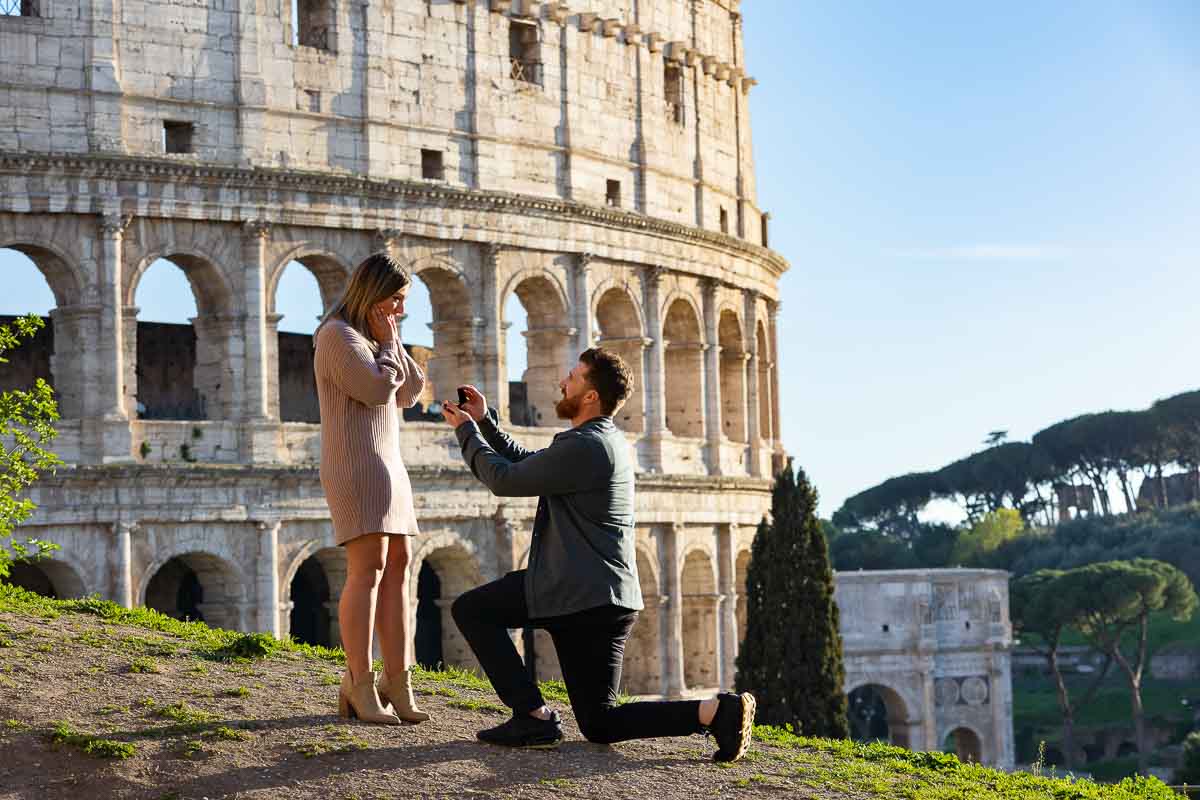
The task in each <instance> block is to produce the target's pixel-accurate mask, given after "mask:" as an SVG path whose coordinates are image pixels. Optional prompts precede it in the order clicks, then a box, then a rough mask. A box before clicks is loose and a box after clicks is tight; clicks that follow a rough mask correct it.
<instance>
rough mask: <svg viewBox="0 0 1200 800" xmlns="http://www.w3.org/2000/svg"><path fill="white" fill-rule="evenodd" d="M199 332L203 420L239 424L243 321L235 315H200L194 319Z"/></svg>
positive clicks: (198, 377) (198, 380) (199, 390)
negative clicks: (236, 421) (231, 421)
mask: <svg viewBox="0 0 1200 800" xmlns="http://www.w3.org/2000/svg"><path fill="white" fill-rule="evenodd" d="M192 327H194V328H195V329H196V369H195V373H194V380H195V385H196V392H197V394H199V396H200V398H201V402H202V404H203V408H204V418H205V419H210V420H236V419H237V418H238V402H239V400H240V398H241V396H242V394H241V389H242V385H241V384H242V380H241V379H242V363H243V360H244V356H245V353H244V352H243V351H242V344H243V342H242V335H241V330H242V320H241V318H240V317H239V316H238V315H236V314H227V313H211V314H205V313H203V312H201V313H200V314H199V315H198V316H196V317H194V318H193V319H192Z"/></svg>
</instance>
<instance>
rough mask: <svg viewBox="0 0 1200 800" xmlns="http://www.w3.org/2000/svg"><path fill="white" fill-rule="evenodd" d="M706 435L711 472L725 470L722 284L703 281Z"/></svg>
mask: <svg viewBox="0 0 1200 800" xmlns="http://www.w3.org/2000/svg"><path fill="white" fill-rule="evenodd" d="M703 286H704V356H705V358H704V396H705V406H706V409H705V410H706V413H705V415H704V438H705V439H706V440H707V441H708V472H709V474H710V475H720V474H722V469H721V440H722V438H723V436H724V433H723V432H722V429H721V345H720V335H719V334H718V333H717V317H718V314H717V289H718V288H719V287H720V284H719V283H718V282H717V281H715V280H713V279H711V278H710V279H707V280H705V281H704V284H703Z"/></svg>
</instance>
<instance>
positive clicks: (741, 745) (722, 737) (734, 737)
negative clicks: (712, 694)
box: [704, 692, 755, 761]
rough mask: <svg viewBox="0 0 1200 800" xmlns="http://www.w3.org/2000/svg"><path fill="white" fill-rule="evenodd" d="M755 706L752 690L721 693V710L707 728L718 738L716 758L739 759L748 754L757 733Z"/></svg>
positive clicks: (707, 731)
mask: <svg viewBox="0 0 1200 800" xmlns="http://www.w3.org/2000/svg"><path fill="white" fill-rule="evenodd" d="M754 706H755V703H754V695H752V694H750V693H749V692H742V693H741V694H730V693H729V692H723V693H721V694H719V695H717V713H716V714H715V715H714V716H713V720H712V724H710V725H708V726H707V727H705V728H704V732H705V733H711V734H712V735H713V737H714V738H716V740H717V752H715V753H713V761H737V760H738V759H739V758H741V757H742V756H743V755H745V753H746V749H747V748H749V747H750V735H751V734H752V733H754Z"/></svg>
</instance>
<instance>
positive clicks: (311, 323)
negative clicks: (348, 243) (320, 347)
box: [266, 255, 346, 424]
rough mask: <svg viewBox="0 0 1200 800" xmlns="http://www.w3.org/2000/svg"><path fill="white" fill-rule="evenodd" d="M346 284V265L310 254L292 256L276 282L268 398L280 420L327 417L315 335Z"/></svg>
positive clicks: (271, 309)
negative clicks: (316, 362) (321, 404)
mask: <svg viewBox="0 0 1200 800" xmlns="http://www.w3.org/2000/svg"><path fill="white" fill-rule="evenodd" d="M345 283H346V273H345V270H344V268H343V267H342V265H341V264H339V263H338V262H337V261H335V260H334V259H333V258H330V257H328V256H321V255H309V256H303V257H301V258H299V259H296V260H294V261H289V262H288V263H287V264H286V265H285V266H284V268H283V271H282V273H281V274H280V276H279V280H278V281H277V282H276V284H275V287H274V293H273V294H272V296H271V301H270V303H269V305H268V311H267V332H266V336H267V346H268V349H269V352H268V359H269V363H272V364H274V375H273V376H272V378H273V380H271V382H270V385H269V387H268V398H267V402H268V407H269V408H271V409H272V410H275V412H276V413H277V414H278V416H279V420H280V422H306V423H310V424H315V423H319V422H320V421H321V411H320V408H319V406H318V405H317V385H316V377H315V375H314V374H313V342H312V335H313V332H314V331H316V329H317V323H318V322H319V321H320V319H321V317H322V316H323V315H324V313H325V311H326V310H327V309H328V308H329V307H330V305H331V304H332V303H334V302H335V301H336V299H337V297H338V296H339V295H340V293H341V291H342V289H343V288H344V286H345Z"/></svg>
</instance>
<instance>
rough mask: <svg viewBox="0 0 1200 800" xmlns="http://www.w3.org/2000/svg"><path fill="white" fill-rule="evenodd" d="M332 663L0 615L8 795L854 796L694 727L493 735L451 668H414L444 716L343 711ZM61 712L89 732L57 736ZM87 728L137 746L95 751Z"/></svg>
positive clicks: (570, 725)
mask: <svg viewBox="0 0 1200 800" xmlns="http://www.w3.org/2000/svg"><path fill="white" fill-rule="evenodd" d="M139 670H141V671H139ZM339 677H340V673H339V672H338V670H337V667H336V666H335V665H332V664H328V663H324V662H320V661H316V660H314V659H311V658H307V657H304V656H301V655H297V654H294V653H283V654H279V655H275V656H273V657H271V658H269V659H265V660H261V661H254V662H247V663H229V662H218V661H212V660H209V659H206V658H202V657H199V656H198V655H196V654H195V653H192V652H190V651H189V650H188V648H187V643H186V642H181V641H180V640H178V639H174V638H172V637H169V636H166V635H162V634H157V633H154V632H150V631H146V630H144V629H141V628H134V627H126V626H121V625H113V624H111V623H107V622H105V621H104V620H101V619H99V618H94V617H90V616H87V615H69V616H63V617H61V618H59V619H57V620H51V621H46V620H41V619H37V618H33V617H26V616H22V615H16V614H0V726H2V727H0V748H2V749H0V753H2V755H0V798H18V797H19V798H49V799H53V798H69V799H70V800H81V799H83V798H107V797H114V798H179V799H180V800H183V799H184V798H188V799H189V800H190V799H191V798H196V799H197V800H199V798H218V797H238V798H268V797H272V798H273V797H279V798H284V797H287V798H308V797H313V798H318V797H319V798H359V800H367V798H372V799H374V798H393V797H413V798H424V797H429V798H433V797H439V798H441V797H445V798H450V797H453V798H458V797H528V798H541V797H544V798H550V797H596V798H606V799H607V800H611V799H613V798H686V799H687V800H692V798H699V797H735V796H736V797H758V796H770V797H782V796H787V797H790V798H805V797H832V796H839V797H851V796H855V795H854V794H853V793H850V794H844V793H841V792H837V793H833V794H831V793H827V792H825V791H822V790H817V789H814V788H810V785H811V781H810V780H808V779H807V778H810V777H811V775H806V774H805V773H806V770H805V769H804V768H803V767H802V766H801V767H799V768H798V766H797V764H796V763H795V760H794V759H793V758H791V757H790V756H786V754H785V753H784V752H783V751H780V752H779V753H772V748H770V747H768V746H764V745H756V751H755V752H754V754H753V756H752V758H750V759H748V760H746V761H743V762H740V763H739V764H737V765H734V766H732V767H723V766H717V765H716V764H714V763H713V762H712V761H711V760H709V756H710V754H711V752H712V750H713V748H714V745H713V743H712V741H711V740H706V739H704V738H702V737H699V736H693V737H689V738H684V739H661V740H654V741H641V742H630V743H623V744H620V745H616V746H613V747H607V746H602V745H592V744H589V743H587V742H586V741H584V740H583V739H582V737H581V736H580V735H579V732H578V729H577V728H576V727H575V723H574V720H573V719H572V718H571V717H570V715H569V713H568V714H567V715H566V722H567V724H566V726H565V727H566V729H567V741H566V742H564V743H563V745H562V746H561V747H560V748H558V749H557V750H548V751H547V750H530V751H511V750H505V749H503V748H494V747H489V746H487V745H483V744H480V743H478V742H477V741H476V740H475V731H476V730H477V729H479V728H481V727H485V726H489V725H493V724H496V722H498V721H500V720H502V719H503V717H502V716H499V711H498V709H496V708H495V707H494V704H495V698H494V697H493V696H491V695H490V693H488V692H484V691H480V690H478V689H475V688H470V687H469V686H467V685H464V682H463V681H456V680H455V679H454V677H453V676H446V677H444V678H439V677H437V676H436V675H433V676H430V677H425V678H422V679H421V680H420V681H419V682H418V689H419V691H420V693H421V696H420V697H419V700H420V702H421V704H422V705H423V706H424V707H425V708H426V709H427V710H429V711H430V712H432V713H433V714H434V718H435V719H434V721H433V722H430V723H425V724H423V725H416V726H411V725H405V726H402V727H399V728H389V727H382V726H375V725H365V724H360V723H350V722H343V721H342V720H340V719H338V717H337V716H336V713H335V712H336V692H337V687H336V683H337V680H338V678H339ZM558 705H560V707H561V704H558ZM59 722H66V723H67V726H68V729H60V733H61V734H62V735H63V736H68V737H70V736H76V737H82V738H75V739H74V740H72V741H73V743H65V744H55V743H53V742H52V741H51V732H52V731H53V730H54V729H55V727H56V725H57V724H58V723H59ZM87 737H102V738H104V739H107V740H111V741H112V742H115V743H116V745H115V746H116V747H120V746H121V745H123V744H132V745H134V746H135V747H136V752H134V753H133V754H132V755H131V756H129V757H127V758H124V759H114V758H100V757H93V756H91V755H87V754H85V753H84V752H83V747H84V746H86V743H87V742H88V741H89V739H88V738H87ZM105 746H106V745H103V744H101V745H95V747H97V748H104V747H105ZM108 746H109V747H112V746H114V745H108ZM808 771H809V772H810V771H811V770H808Z"/></svg>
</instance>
